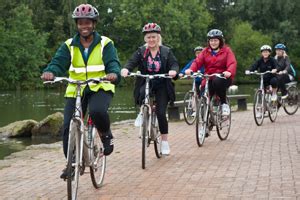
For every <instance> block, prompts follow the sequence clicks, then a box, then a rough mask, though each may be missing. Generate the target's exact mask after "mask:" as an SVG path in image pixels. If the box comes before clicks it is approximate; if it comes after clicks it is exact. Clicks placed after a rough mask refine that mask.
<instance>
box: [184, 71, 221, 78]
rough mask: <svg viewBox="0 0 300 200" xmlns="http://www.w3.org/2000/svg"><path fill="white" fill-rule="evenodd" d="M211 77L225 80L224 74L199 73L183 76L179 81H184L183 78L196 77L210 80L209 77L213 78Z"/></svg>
mask: <svg viewBox="0 0 300 200" xmlns="http://www.w3.org/2000/svg"><path fill="white" fill-rule="evenodd" d="M213 76H216V77H219V78H223V79H226V77H225V76H224V74H221V73H213V74H202V73H201V72H195V73H191V75H184V76H183V77H182V78H181V79H184V78H197V77H200V78H202V77H204V78H210V77H213Z"/></svg>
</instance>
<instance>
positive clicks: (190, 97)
mask: <svg viewBox="0 0 300 200" xmlns="http://www.w3.org/2000/svg"><path fill="white" fill-rule="evenodd" d="M193 101H197V97H194V92H193V91H188V92H187V93H186V94H185V96H184V99H183V105H184V108H183V116H184V120H185V122H186V123H187V124H188V125H192V124H194V122H195V120H196V116H195V111H196V102H193ZM193 104H195V105H193Z"/></svg>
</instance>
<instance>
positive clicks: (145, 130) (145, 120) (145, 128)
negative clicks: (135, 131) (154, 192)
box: [140, 106, 149, 169]
mask: <svg viewBox="0 0 300 200" xmlns="http://www.w3.org/2000/svg"><path fill="white" fill-rule="evenodd" d="M148 126H149V112H148V107H146V106H144V108H143V123H142V126H141V129H140V131H141V135H142V168H143V169H145V167H146V148H147V146H148Z"/></svg>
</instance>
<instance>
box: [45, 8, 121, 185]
mask: <svg viewBox="0 0 300 200" xmlns="http://www.w3.org/2000/svg"><path fill="white" fill-rule="evenodd" d="M98 16H99V13H98V11H97V9H96V8H95V7H93V6H92V5H90V4H81V5H79V6H77V7H76V8H75V10H74V11H73V14H72V18H73V19H74V20H75V23H76V27H77V33H76V35H75V36H74V37H73V38H71V39H68V40H67V41H65V42H64V43H63V44H62V45H61V46H60V48H59V49H58V50H57V52H56V54H55V56H54V57H53V58H52V60H51V62H50V64H49V65H48V66H47V68H46V69H45V70H44V72H43V74H42V76H41V78H42V79H43V80H53V79H54V77H55V76H65V75H66V74H67V73H68V74H69V78H71V79H74V80H87V79H89V78H100V77H104V76H106V78H107V79H108V80H109V81H111V82H113V83H118V81H119V80H120V78H121V77H120V63H119V59H118V56H117V52H116V49H115V47H114V44H113V41H112V40H111V39H109V38H107V37H105V36H100V35H99V33H98V32H96V31H95V26H96V23H97V18H98ZM75 89H76V86H75V85H74V84H68V87H67V90H66V94H65V97H66V104H65V109H64V124H63V131H64V132H63V149H64V154H65V157H67V150H68V138H69V124H70V120H71V118H72V115H73V112H74V109H75V100H76V99H75V96H76V92H75ZM114 92H115V86H114V84H111V83H98V84H96V83H92V84H89V85H87V86H85V87H82V94H83V98H82V99H83V102H82V105H83V113H85V112H86V109H87V105H88V107H89V114H90V116H91V118H92V120H93V123H94V124H95V126H96V128H97V129H98V131H99V132H101V133H102V138H101V139H102V142H103V145H104V155H109V154H111V153H112V152H113V148H114V144H113V135H112V133H111V130H110V119H109V115H108V112H107V111H108V107H109V104H110V102H111V100H112V98H113V95H114ZM66 177H67V172H66V170H65V169H64V170H63V173H62V175H61V178H63V179H65V178H66Z"/></svg>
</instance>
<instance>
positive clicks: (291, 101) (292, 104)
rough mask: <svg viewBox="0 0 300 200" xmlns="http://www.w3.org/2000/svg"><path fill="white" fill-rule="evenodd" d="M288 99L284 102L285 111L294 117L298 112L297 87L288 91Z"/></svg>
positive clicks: (293, 86)
mask: <svg viewBox="0 0 300 200" xmlns="http://www.w3.org/2000/svg"><path fill="white" fill-rule="evenodd" d="M287 91H288V97H287V99H285V100H284V103H283V109H284V111H285V112H286V114H288V115H293V114H295V113H296V112H297V110H298V107H299V105H298V100H299V99H298V98H299V97H298V96H299V95H298V90H297V87H296V86H295V85H292V86H290V87H289V88H288V89H287Z"/></svg>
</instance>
